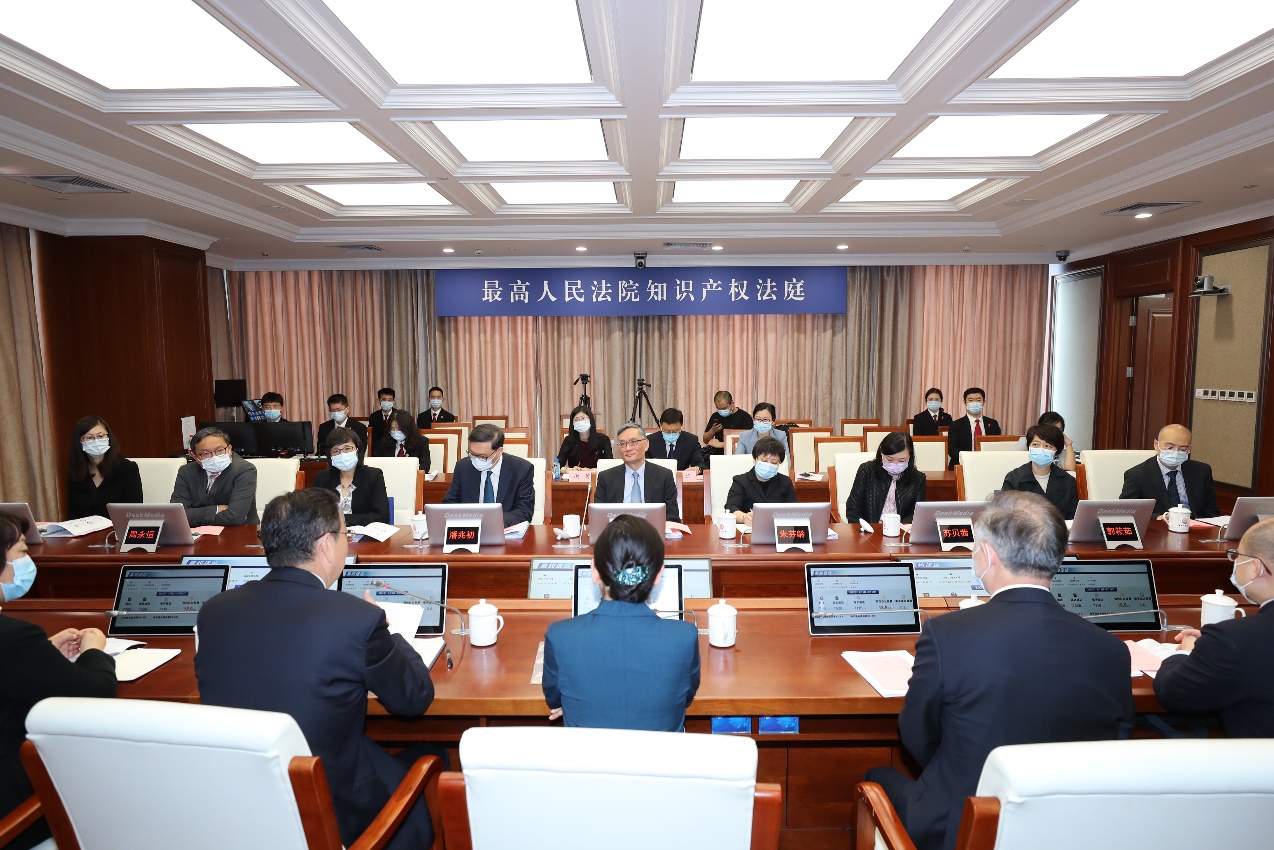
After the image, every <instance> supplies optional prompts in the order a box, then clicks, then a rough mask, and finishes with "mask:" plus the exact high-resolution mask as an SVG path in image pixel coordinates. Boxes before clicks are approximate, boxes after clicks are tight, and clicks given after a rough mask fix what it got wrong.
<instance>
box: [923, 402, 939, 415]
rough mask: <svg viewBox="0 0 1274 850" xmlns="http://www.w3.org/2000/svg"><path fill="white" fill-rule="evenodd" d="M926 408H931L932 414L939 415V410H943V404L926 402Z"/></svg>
mask: <svg viewBox="0 0 1274 850" xmlns="http://www.w3.org/2000/svg"><path fill="white" fill-rule="evenodd" d="M925 407H927V408H929V412H930V413H937V412H938V411H939V410H941V409H942V402H940V401H926V402H925Z"/></svg>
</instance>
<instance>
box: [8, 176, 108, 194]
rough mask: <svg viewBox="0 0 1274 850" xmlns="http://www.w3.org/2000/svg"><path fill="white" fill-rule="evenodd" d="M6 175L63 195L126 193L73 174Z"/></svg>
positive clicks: (20, 181)
mask: <svg viewBox="0 0 1274 850" xmlns="http://www.w3.org/2000/svg"><path fill="white" fill-rule="evenodd" d="M7 176H8V178H9V179H10V180H17V181H18V182H19V183H27V184H29V185H31V186H39V187H40V188H41V189H48V190H49V191H50V192H58V193H60V194H63V195H104V194H116V193H118V194H127V192H126V191H125V190H124V189H116V188H115V187H114V186H108V185H106V184H105V183H98V182H97V181H96V180H90V179H88V178H87V177H79V176H76V175H74V174H31V175H17V176H15V175H12V174H10V175H7Z"/></svg>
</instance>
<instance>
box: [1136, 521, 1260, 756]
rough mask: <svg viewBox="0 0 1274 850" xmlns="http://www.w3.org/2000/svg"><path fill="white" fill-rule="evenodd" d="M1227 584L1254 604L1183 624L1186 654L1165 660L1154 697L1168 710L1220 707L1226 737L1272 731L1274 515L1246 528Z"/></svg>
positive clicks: (1232, 551)
mask: <svg viewBox="0 0 1274 850" xmlns="http://www.w3.org/2000/svg"><path fill="white" fill-rule="evenodd" d="M1226 554H1227V555H1228V556H1229V558H1230V560H1231V561H1233V562H1234V569H1233V571H1232V572H1231V573H1230V583H1231V584H1233V585H1234V586H1235V587H1236V588H1237V589H1238V591H1239V593H1241V594H1243V598H1244V599H1246V600H1247V601H1248V602H1251V603H1252V604H1253V605H1256V606H1258V610H1257V612H1256V614H1254V615H1252V616H1250V617H1238V618H1237V619H1233V620H1223V621H1221V622H1219V623H1211V624H1209V625H1206V626H1204V627H1203V630H1202V631H1200V630H1199V629H1185V630H1184V631H1182V632H1181V633H1180V634H1179V635H1177V640H1179V641H1181V648H1182V649H1183V650H1188V651H1189V652H1190V654H1189V655H1188V656H1187V655H1181V654H1179V655H1175V656H1172V657H1170V658H1168V659H1166V660H1165V661H1164V662H1163V666H1162V667H1160V668H1159V675H1158V676H1157V677H1156V678H1155V696H1157V697H1159V702H1160V703H1162V704H1163V707H1164V708H1166V709H1168V710H1169V711H1180V712H1196V711H1198V712H1202V711H1208V712H1213V711H1215V712H1219V713H1220V714H1221V725H1222V726H1223V727H1224V729H1225V735H1226V737H1227V738H1274V676H1271V675H1270V669H1271V667H1272V666H1274V608H1271V607H1269V602H1270V600H1272V599H1274V519H1267V520H1262V521H1261V522H1258V523H1257V524H1256V525H1254V526H1252V527H1251V528H1249V529H1248V530H1247V533H1246V534H1244V535H1243V539H1242V540H1240V541H1239V547H1238V548H1237V549H1230V550H1228V551H1227V552H1226Z"/></svg>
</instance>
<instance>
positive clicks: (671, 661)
mask: <svg viewBox="0 0 1274 850" xmlns="http://www.w3.org/2000/svg"><path fill="white" fill-rule="evenodd" d="M663 567H664V536H663V534H662V533H661V532H660V531H656V530H655V528H654V526H652V525H651V524H650V523H648V522H646V520H644V519H640V518H638V517H634V516H630V515H628V514H620V515H619V516H617V517H615V518H614V519H613V520H611V521H610V523H609V524H607V526H606V529H605V530H604V531H603V532H602V533H601V536H600V537H599V538H598V540H597V544H596V545H595V546H594V547H593V583H594V584H596V585H597V586H598V587H600V588H602V602H601V604H600V605H599V606H598V607H597V608H595V609H593V610H592V611H590V612H588V613H587V614H582V615H580V616H578V617H573V618H571V619H569V620H559V621H558V622H556V623H553V624H552V625H550V626H549V628H548V633H547V634H546V635H545V636H544V677H543V686H544V700H545V702H547V703H548V706H549V708H550V709H552V711H551V712H550V713H549V719H556V718H558V717H563V716H564V717H565V722H566V725H567V726H592V727H604V728H608V729H647V730H651V731H655V732H679V731H681V730H682V729H683V728H684V727H685V724H686V708H687V706H689V705H690V703H691V701H692V700H693V699H694V696H695V691H697V690H699V632H698V629H696V628H695V625H694V624H693V623H688V622H685V621H683V620H663V619H660V618H659V616H658V615H657V614H656V613H655V611H654V610H653V609H651V608H650V607H649V606H648V605H647V604H646V602H647V600H648V599H649V598H650V594H651V591H652V590H653V589H654V587H655V585H657V584H658V583H659V580H660V579H661V578H662V576H663Z"/></svg>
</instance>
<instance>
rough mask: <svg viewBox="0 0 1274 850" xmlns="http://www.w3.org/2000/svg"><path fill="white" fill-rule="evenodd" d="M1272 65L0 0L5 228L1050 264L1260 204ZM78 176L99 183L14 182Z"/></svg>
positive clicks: (1104, 45) (1074, 27)
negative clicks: (94, 187)
mask: <svg viewBox="0 0 1274 850" xmlns="http://www.w3.org/2000/svg"><path fill="white" fill-rule="evenodd" d="M1272 58H1274V4H1270V3H1268V2H1248V0H1212V2H1209V3H1207V4H1199V3H1185V2H1178V0H1157V1H1156V2H1155V3H1153V4H1148V3H1145V2H1144V0H1137V1H1136V2H1135V1H1134V0H1078V2H1053V1H1052V0H954V2H949V0H908V2H905V3H883V2H876V3H869V2H851V0H784V2H781V3H775V2H773V0H578V2H575V0H500V2H495V1H494V0H325V2H324V0H198V2H190V0H112V2H108V3H103V2H100V0H40V2H38V3H31V2H29V0H27V1H26V2H19V0H0V177H10V178H21V179H0V220H3V221H8V222H12V223H17V224H23V225H26V226H30V227H34V228H38V229H41V230H46V231H49V232H53V233H60V234H73V235H80V234H148V235H153V236H156V237H159V238H163V239H167V240H170V241H173V242H178V243H182V244H186V245H193V246H195V247H199V248H205V249H207V251H208V253H209V262H210V263H211V264H213V265H219V266H223V267H227V268H236V269H249V268H297V267H300V268H328V267H352V266H358V265H375V266H382V267H450V266H510V265H516V266H554V265H575V264H587V265H594V266H596V265H610V264H620V265H628V264H631V263H632V255H633V253H634V252H638V251H644V252H647V253H648V255H649V261H650V263H651V264H652V265H693V264H701V263H716V264H728V263H783V264H824V263H835V264H851V263H892V262H907V263H947V262H1051V261H1053V257H1054V253H1055V252H1056V251H1057V250H1060V249H1066V250H1069V251H1071V252H1072V256H1071V259H1072V260H1076V259H1082V258H1083V257H1085V256H1093V255H1096V254H1100V253H1104V252H1106V251H1109V250H1113V249H1117V248H1121V247H1128V246H1132V245H1137V244H1143V243H1146V242H1150V241H1154V240H1157V239H1164V238H1170V237H1173V236H1177V235H1181V234H1183V233H1189V232H1193V231H1197V230H1201V229H1205V228H1208V227H1216V226H1222V225H1225V224H1229V223H1232V222H1237V221H1243V220H1247V219H1251V218H1255V217H1259V216H1264V215H1272V214H1274V157H1271V153H1272V152H1274V151H1272V148H1274V93H1272V92H1271V86H1270V84H1271V82H1274V63H1271V61H1270V60H1271V59H1272ZM71 176H74V177H81V178H87V180H88V181H91V182H94V183H98V184H103V185H104V186H105V187H108V189H115V190H121V191H98V192H85V191H81V190H83V189H85V188H89V187H87V186H85V185H82V182H83V181H76V183H77V185H67V184H66V181H64V180H61V181H59V182H56V183H53V184H49V183H40V182H39V181H36V182H35V183H33V182H31V181H30V180H28V179H27V178H30V177H56V178H66V177H71ZM50 186H51V187H52V188H49V187H50ZM1137 204H1147V205H1156V204H1170V205H1172V206H1163V207H1160V206H1146V207H1140V206H1139V207H1136V208H1134V209H1131V210H1125V211H1124V212H1122V213H1120V214H1111V213H1113V211H1116V210H1123V208H1126V207H1132V206H1133V205H1137ZM1136 212H1142V213H1143V214H1146V213H1148V214H1149V215H1147V216H1146V217H1141V218H1137V217H1135V216H1134V213H1136ZM668 243H672V244H671V246H670V245H669V244H668Z"/></svg>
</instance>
